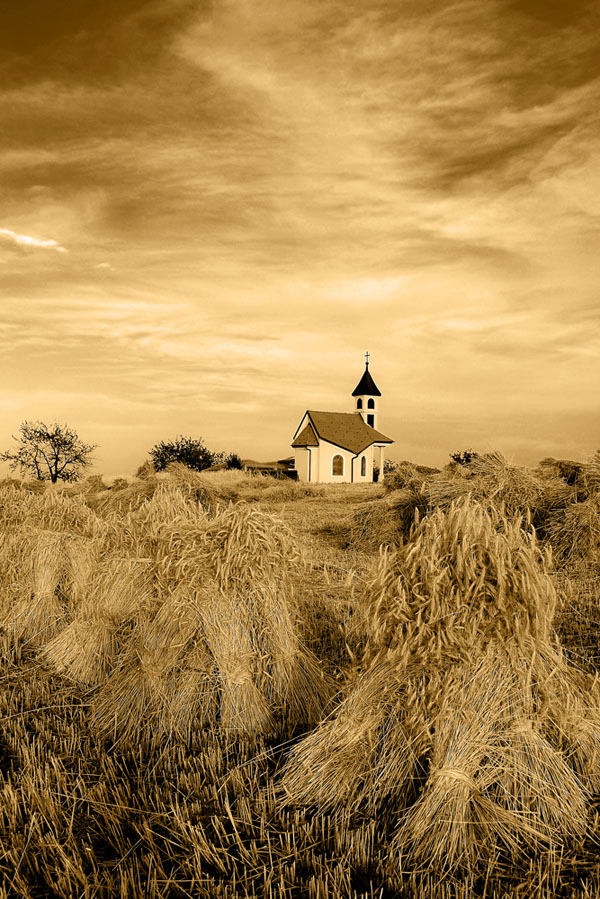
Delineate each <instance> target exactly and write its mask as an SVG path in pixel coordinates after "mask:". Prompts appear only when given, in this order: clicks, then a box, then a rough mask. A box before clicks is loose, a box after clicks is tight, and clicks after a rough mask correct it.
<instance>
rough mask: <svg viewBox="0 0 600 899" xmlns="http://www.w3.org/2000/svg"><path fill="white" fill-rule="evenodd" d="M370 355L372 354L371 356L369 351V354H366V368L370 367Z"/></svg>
mask: <svg viewBox="0 0 600 899" xmlns="http://www.w3.org/2000/svg"><path fill="white" fill-rule="evenodd" d="M370 355H371V354H370V353H369V351H368V350H367V352H366V353H365V367H366V368H368V367H369V356H370Z"/></svg>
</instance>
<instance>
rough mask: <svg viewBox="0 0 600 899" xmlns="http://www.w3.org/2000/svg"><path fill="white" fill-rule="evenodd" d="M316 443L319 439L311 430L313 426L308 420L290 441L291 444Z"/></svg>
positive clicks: (312, 444)
mask: <svg viewBox="0 0 600 899" xmlns="http://www.w3.org/2000/svg"><path fill="white" fill-rule="evenodd" d="M318 445H319V440H318V438H317V435H316V434H315V432H314V431H313V427H312V425H311V423H310V422H309V423H308V424H307V425H305V426H304V427H303V428H302V430H301V431H300V433H299V434H298V436H297V437H296V439H295V440H294V442H293V443H292V446H318Z"/></svg>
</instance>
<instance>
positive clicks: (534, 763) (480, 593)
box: [282, 498, 600, 875]
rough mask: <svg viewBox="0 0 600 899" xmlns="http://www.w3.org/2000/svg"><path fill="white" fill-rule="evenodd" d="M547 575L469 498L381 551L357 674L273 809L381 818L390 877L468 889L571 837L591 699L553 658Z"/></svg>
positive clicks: (583, 793) (596, 704)
mask: <svg viewBox="0 0 600 899" xmlns="http://www.w3.org/2000/svg"><path fill="white" fill-rule="evenodd" d="M547 564H548V557H547V555H546V553H544V552H542V551H541V550H540V548H539V547H538V545H537V542H536V539H535V536H534V532H533V530H532V529H531V527H530V526H528V524H527V521H525V522H524V521H522V520H520V519H518V518H517V519H510V518H508V517H506V515H500V514H499V513H494V512H491V511H489V510H488V509H486V508H485V507H483V506H482V505H480V504H478V503H476V502H474V501H473V500H471V499H468V498H467V499H463V500H460V501H457V502H454V503H452V504H451V505H450V507H449V509H448V510H447V511H442V510H437V511H435V512H433V513H432V514H431V515H430V516H429V517H428V518H426V519H424V520H423V521H422V522H421V523H420V524H419V525H418V526H417V528H416V529H415V531H414V533H413V536H412V539H411V541H410V542H408V543H407V544H405V545H404V546H403V547H401V548H400V549H398V550H397V551H394V552H391V551H385V552H382V553H381V555H380V559H379V562H378V567H377V570H376V572H375V576H374V577H373V580H372V583H371V586H370V588H369V590H368V591H367V594H366V596H365V598H364V607H365V609H364V619H365V622H366V626H367V632H368V644H367V648H366V651H365V654H364V657H363V659H362V662H361V667H360V668H359V669H358V670H357V671H356V673H355V678H354V682H353V683H352V684H351V685H350V686H349V692H348V694H347V696H346V698H345V699H344V701H343V702H342V703H341V705H340V706H339V708H338V709H337V711H336V713H335V714H334V715H333V716H332V717H330V718H329V719H328V720H326V721H324V722H323V723H321V724H320V725H319V727H317V729H316V730H315V731H314V732H313V733H312V734H310V735H309V736H308V737H306V738H305V739H304V740H302V741H301V742H300V743H299V744H298V745H297V746H296V747H295V749H294V750H293V751H292V753H291V754H290V756H289V758H288V761H287V764H286V766H285V770H284V774H283V779H282V790H283V792H284V794H285V795H286V796H287V798H288V800H289V801H293V802H295V803H302V804H310V805H316V806H319V807H325V808H329V809H332V810H333V811H339V810H340V809H341V808H342V807H346V809H347V808H348V807H350V808H352V809H355V810H362V812H364V813H365V814H369V815H377V816H378V817H380V818H382V819H384V820H385V819H387V820H388V821H389V824H390V827H391V829H392V840H391V852H392V854H393V855H394V856H395V857H396V858H397V860H398V862H399V864H400V866H401V867H402V868H403V869H404V870H407V869H409V870H416V869H420V867H421V866H422V867H423V869H425V868H427V869H433V870H437V871H438V872H439V873H444V874H455V873H459V872H462V873H469V874H470V875H474V874H476V872H477V871H478V870H479V867H480V865H481V867H482V868H483V867H485V865H486V864H487V863H488V862H489V861H490V858H493V857H495V855H496V854H497V853H500V854H505V855H511V856H513V855H515V854H519V853H525V852H531V851H532V850H535V849H542V848H543V849H548V848H550V849H555V848H557V847H560V846H562V845H563V844H564V843H566V842H568V841H569V840H572V839H578V838H581V837H582V836H583V834H584V833H585V831H586V820H587V805H588V800H589V795H590V792H592V791H594V790H597V789H598V787H599V786H600V779H599V778H600V690H599V688H598V685H597V683H596V682H595V681H593V680H592V679H591V678H590V677H588V676H587V675H585V674H583V673H582V672H580V671H578V670H577V669H575V668H573V667H572V666H570V665H569V664H568V663H567V661H566V659H565V658H564V656H563V654H562V652H561V648H560V646H559V644H558V641H557V638H556V636H555V633H554V630H553V626H552V620H553V616H554V611H555V607H556V594H555V590H554V587H553V584H552V581H551V579H550V577H549V574H548V567H547Z"/></svg>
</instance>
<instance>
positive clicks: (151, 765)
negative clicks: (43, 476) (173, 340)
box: [0, 453, 600, 899]
mask: <svg viewBox="0 0 600 899" xmlns="http://www.w3.org/2000/svg"><path fill="white" fill-rule="evenodd" d="M599 510H600V458H599V457H598V455H596V456H594V457H592V458H590V459H589V460H588V461H587V462H586V463H584V464H582V465H581V466H579V467H578V470H577V472H576V476H573V474H572V472H570V473H569V477H565V475H564V472H563V471H561V469H560V466H559V465H558V463H556V464H555V463H554V462H553V460H544V462H543V463H541V464H540V465H539V466H538V467H537V468H536V469H519V468H516V467H514V466H511V465H509V464H508V463H507V462H506V460H504V459H503V457H502V456H500V454H497V453H494V454H488V455H487V456H483V457H477V458H475V459H474V460H472V462H471V463H470V464H468V465H464V466H461V465H454V466H448V467H447V468H446V469H444V470H443V471H441V472H431V471H422V470H419V469H418V467H417V466H411V465H408V464H403V465H400V466H398V467H397V468H396V470H395V471H394V472H392V473H391V475H390V476H389V478H388V479H387V482H386V484H384V485H368V486H353V485H348V486H339V487H327V488H325V487H321V486H316V487H310V486H306V485H303V484H298V483H293V482H285V481H273V480H272V479H269V478H265V477H260V476H258V477H257V476H250V475H247V474H244V473H240V472H233V471H231V472H214V473H206V474H196V473H193V472H190V471H188V470H187V469H184V468H182V467H180V466H174V467H172V468H170V470H169V471H168V472H166V473H165V474H161V475H158V476H152V475H150V476H148V477H145V478H143V479H137V480H136V479H131V480H130V481H129V482H127V481H120V482H118V483H117V484H115V486H114V487H113V488H107V486H106V485H105V484H104V483H102V481H101V480H99V479H95V480H93V479H90V481H88V482H83V483H81V484H78V485H74V486H73V487H48V488H45V489H44V488H43V487H41V486H40V485H39V484H25V483H21V482H18V481H6V482H4V483H2V484H1V485H0V558H1V565H0V603H1V606H2V619H1V630H0V638H1V639H0V646H1V653H2V668H1V673H0V676H1V677H2V679H3V690H2V692H1V694H0V697H1V699H0V701H1V703H2V709H1V711H0V719H1V722H2V730H1V731H0V766H1V770H0V774H1V781H0V790H1V793H2V797H1V801H0V819H1V824H0V828H1V830H0V834H1V841H2V855H1V856H0V897H10V896H18V897H32V899H37V897H43V896H50V897H68V899H76V897H90V899H91V897H105V896H118V897H140V896H148V897H190V896H191V897H197V896H206V897H231V899H233V897H237V896H244V897H284V899H285V897H290V899H295V897H298V899H300V897H314V899H317V897H319V899H320V897H323V899H324V897H334V899H347V897H348V899H354V897H356V899H359V897H360V899H367V897H369V899H371V897H372V899H374V897H380V899H385V897H413V899H425V897H432V899H433V897H435V899H437V897H440V899H450V897H453V899H467V897H475V896H477V897H489V899H492V897H494V899H495V897H498V899H500V897H506V899H509V897H514V899H517V897H523V896H536V897H547V899H550V897H552V896H564V897H573V899H584V897H594V896H598V895H600V856H599V854H598V848H597V846H598V840H599V839H600V805H599V803H598V796H599V795H600V686H599V683H598V671H600V651H599V645H600V641H599V639H598V627H599V625H600V610H599V604H600V587H599V586H598V584H599V580H598V575H599V573H600V511H599Z"/></svg>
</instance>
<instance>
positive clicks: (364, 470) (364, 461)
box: [360, 456, 367, 478]
mask: <svg viewBox="0 0 600 899" xmlns="http://www.w3.org/2000/svg"><path fill="white" fill-rule="evenodd" d="M360 476H361V478H366V476H367V457H366V456H363V457H362V459H361V460H360Z"/></svg>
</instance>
